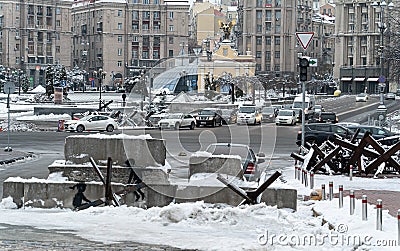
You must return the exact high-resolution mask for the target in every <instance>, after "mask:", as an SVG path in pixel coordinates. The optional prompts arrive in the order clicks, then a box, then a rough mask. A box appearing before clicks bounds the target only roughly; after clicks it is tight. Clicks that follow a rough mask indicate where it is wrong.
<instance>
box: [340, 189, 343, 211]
mask: <svg viewBox="0 0 400 251" xmlns="http://www.w3.org/2000/svg"><path fill="white" fill-rule="evenodd" d="M342 207H343V185H339V208H342Z"/></svg>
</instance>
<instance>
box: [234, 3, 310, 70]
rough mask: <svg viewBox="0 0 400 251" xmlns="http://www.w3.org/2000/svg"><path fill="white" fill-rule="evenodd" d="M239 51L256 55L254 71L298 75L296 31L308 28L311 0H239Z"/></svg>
mask: <svg viewBox="0 0 400 251" xmlns="http://www.w3.org/2000/svg"><path fill="white" fill-rule="evenodd" d="M238 2H239V3H238V27H237V31H238V34H239V39H238V40H239V42H238V47H239V53H241V54H246V51H251V53H252V54H253V55H255V57H256V62H257V63H256V74H268V75H271V76H272V77H282V76H285V75H286V76H291V77H292V78H295V76H297V64H298V59H297V53H298V52H303V51H302V50H300V48H299V46H298V45H297V44H298V43H297V40H296V36H295V34H296V32H298V31H311V18H312V8H311V5H312V1H305V0H241V1H238Z"/></svg>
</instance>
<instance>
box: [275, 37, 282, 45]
mask: <svg viewBox="0 0 400 251" xmlns="http://www.w3.org/2000/svg"><path fill="white" fill-rule="evenodd" d="M280 44H281V37H275V45H280Z"/></svg>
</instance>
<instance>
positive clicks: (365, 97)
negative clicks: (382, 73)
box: [356, 93, 368, 102]
mask: <svg viewBox="0 0 400 251" xmlns="http://www.w3.org/2000/svg"><path fill="white" fill-rule="evenodd" d="M367 100H368V94H366V93H360V94H358V95H357V96H356V102H367Z"/></svg>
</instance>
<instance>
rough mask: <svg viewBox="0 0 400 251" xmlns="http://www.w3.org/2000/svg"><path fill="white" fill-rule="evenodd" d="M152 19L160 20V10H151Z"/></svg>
mask: <svg viewBox="0 0 400 251" xmlns="http://www.w3.org/2000/svg"><path fill="white" fill-rule="evenodd" d="M153 20H160V12H159V11H155V12H153Z"/></svg>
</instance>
